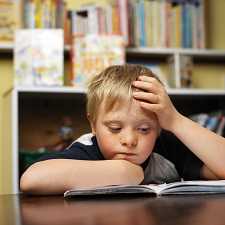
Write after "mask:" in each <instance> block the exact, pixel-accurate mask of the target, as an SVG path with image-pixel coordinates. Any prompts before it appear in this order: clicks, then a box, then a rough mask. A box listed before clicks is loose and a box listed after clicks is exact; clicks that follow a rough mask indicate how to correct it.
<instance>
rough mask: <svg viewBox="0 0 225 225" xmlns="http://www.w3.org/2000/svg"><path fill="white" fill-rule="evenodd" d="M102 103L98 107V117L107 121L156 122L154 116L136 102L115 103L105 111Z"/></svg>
mask: <svg viewBox="0 0 225 225" xmlns="http://www.w3.org/2000/svg"><path fill="white" fill-rule="evenodd" d="M104 104H105V103H104V101H103V102H102V104H101V106H100V112H99V116H100V115H101V116H103V117H104V119H106V120H107V119H109V120H125V119H126V120H130V121H148V122H153V123H156V122H157V118H156V115H155V114H154V113H153V112H150V111H146V110H144V109H143V108H141V107H140V104H139V102H138V101H137V100H135V99H132V100H130V101H129V100H120V101H117V102H116V103H115V104H114V105H113V106H112V108H111V109H110V110H108V111H106V110H105V107H104Z"/></svg>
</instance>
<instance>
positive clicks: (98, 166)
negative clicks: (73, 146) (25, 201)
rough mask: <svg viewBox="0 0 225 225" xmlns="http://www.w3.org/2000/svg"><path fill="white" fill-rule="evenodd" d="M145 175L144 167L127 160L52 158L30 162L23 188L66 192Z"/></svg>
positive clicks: (138, 179)
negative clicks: (31, 163)
mask: <svg viewBox="0 0 225 225" xmlns="http://www.w3.org/2000/svg"><path fill="white" fill-rule="evenodd" d="M143 179H144V172H143V169H142V168H141V167H140V166H138V165H135V164H133V163H130V162H128V161H125V160H99V161H87V160H72V159H51V160H45V161H41V162H37V163H35V164H33V165H32V166H30V167H29V168H28V169H27V170H26V171H25V173H24V174H23V175H22V177H21V180H20V188H21V191H23V192H27V193H31V194H62V193H64V192H65V191H66V190H68V189H72V188H75V187H76V188H81V187H95V186H103V185H113V184H139V183H141V182H142V180H143Z"/></svg>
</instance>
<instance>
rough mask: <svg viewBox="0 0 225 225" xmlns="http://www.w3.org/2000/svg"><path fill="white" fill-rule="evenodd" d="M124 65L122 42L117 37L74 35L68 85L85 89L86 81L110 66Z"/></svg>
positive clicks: (120, 38)
mask: <svg viewBox="0 0 225 225" xmlns="http://www.w3.org/2000/svg"><path fill="white" fill-rule="evenodd" d="M124 63H125V46H124V40H123V38H122V37H121V36H118V35H94V34H91V35H76V36H74V38H73V43H72V77H71V78H69V80H70V82H69V83H70V84H71V85H72V86H77V87H85V85H86V81H87V80H88V79H89V78H90V77H91V76H92V75H94V74H97V73H100V72H101V71H102V70H103V69H105V68H106V67H108V66H111V65H121V64H124Z"/></svg>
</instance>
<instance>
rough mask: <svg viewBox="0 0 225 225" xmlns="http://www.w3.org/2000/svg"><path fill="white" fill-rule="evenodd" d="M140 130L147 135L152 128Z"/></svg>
mask: <svg viewBox="0 0 225 225" xmlns="http://www.w3.org/2000/svg"><path fill="white" fill-rule="evenodd" d="M138 130H139V131H140V132H141V133H144V134H147V133H148V132H149V131H150V130H151V128H150V127H146V128H138Z"/></svg>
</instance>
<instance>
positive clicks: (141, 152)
mask: <svg viewBox="0 0 225 225" xmlns="http://www.w3.org/2000/svg"><path fill="white" fill-rule="evenodd" d="M92 132H93V133H94V134H95V135H96V138H97V142H98V145H99V147H100V150H101V152H102V154H103V155H104V157H105V159H124V160H128V161H130V162H132V163H135V164H138V165H140V164H142V163H143V162H144V161H145V160H146V159H147V158H148V156H149V155H150V154H151V152H152V150H153V147H154V145H155V141H156V138H157V136H158V133H159V125H158V121H157V118H156V116H155V114H153V113H151V112H147V111H144V110H143V109H142V108H141V107H140V105H139V102H138V101H136V100H132V102H131V103H130V102H125V101H124V102H121V103H120V104H119V103H116V104H115V105H114V107H113V109H112V110H111V111H109V112H107V113H106V112H105V110H104V102H103V103H102V104H101V105H100V108H99V111H98V116H97V120H96V123H95V124H92Z"/></svg>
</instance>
